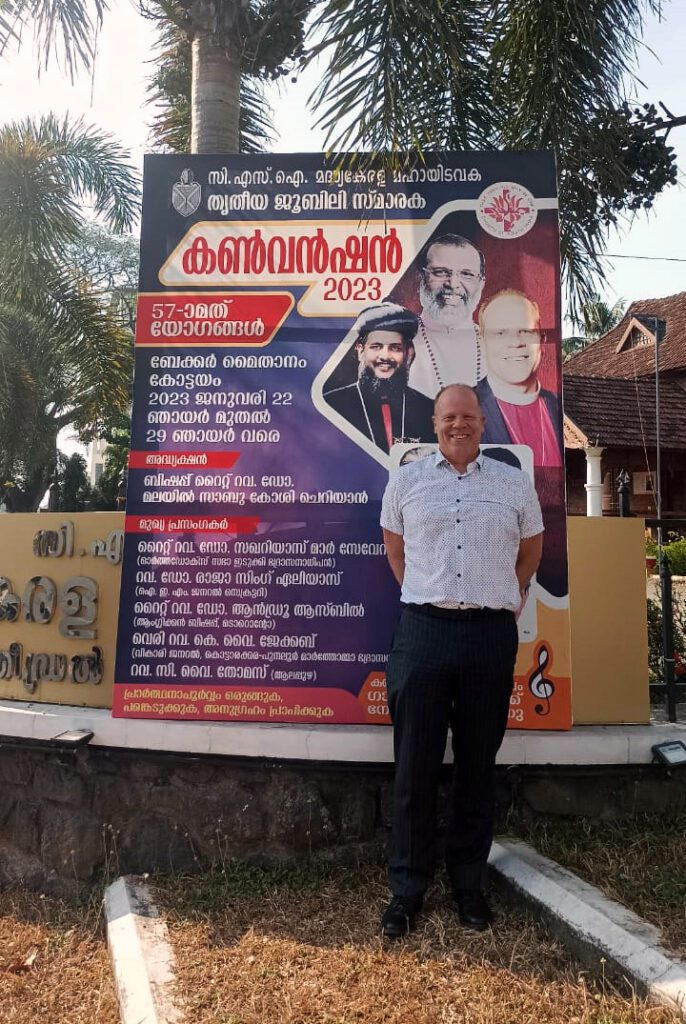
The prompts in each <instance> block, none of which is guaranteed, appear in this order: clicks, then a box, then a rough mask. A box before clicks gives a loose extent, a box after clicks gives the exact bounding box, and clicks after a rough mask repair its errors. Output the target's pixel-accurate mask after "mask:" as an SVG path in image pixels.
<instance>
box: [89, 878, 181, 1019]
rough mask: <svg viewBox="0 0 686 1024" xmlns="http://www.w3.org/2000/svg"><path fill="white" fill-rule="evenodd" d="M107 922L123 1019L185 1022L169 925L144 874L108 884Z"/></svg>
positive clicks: (106, 893)
mask: <svg viewBox="0 0 686 1024" xmlns="http://www.w3.org/2000/svg"><path fill="white" fill-rule="evenodd" d="M105 924H106V928H107V945H108V947H109V950H110V957H111V959H112V972H113V974H114V984H115V989H116V993H117V1001H118V1003H119V1016H120V1018H121V1021H122V1024H183V1021H184V1020H185V1017H184V1014H183V1012H182V1010H181V1008H180V1006H179V1005H178V1003H177V1001H176V999H175V992H174V981H175V958H174V952H173V950H172V947H171V943H170V942H169V935H168V933H167V926H166V924H165V923H164V920H163V918H162V916H161V915H160V912H159V910H158V909H157V907H156V906H155V904H154V902H153V900H152V896H151V894H150V891H149V890H148V888H147V886H146V885H145V883H144V882H143V880H142V879H140V878H135V877H132V876H130V877H124V878H118V879H117V880H116V882H113V883H112V885H110V886H108V888H107V890H106V891H105Z"/></svg>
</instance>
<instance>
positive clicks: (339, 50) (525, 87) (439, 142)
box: [0, 0, 683, 314]
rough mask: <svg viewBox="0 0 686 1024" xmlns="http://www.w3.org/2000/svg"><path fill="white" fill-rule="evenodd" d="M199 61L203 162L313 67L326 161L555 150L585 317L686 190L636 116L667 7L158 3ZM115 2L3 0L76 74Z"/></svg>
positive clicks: (550, 2) (563, 0)
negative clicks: (640, 225) (647, 33)
mask: <svg viewBox="0 0 686 1024" xmlns="http://www.w3.org/2000/svg"><path fill="white" fill-rule="evenodd" d="M150 4H152V8H151V10H152V11H153V12H155V13H156V14H157V15H158V16H161V17H164V18H166V19H168V20H169V21H171V22H172V23H173V24H175V25H176V26H178V28H179V30H180V31H181V32H183V33H185V36H186V37H187V39H188V40H189V41H190V43H191V47H192V60H191V64H192V73H191V96H190V97H188V99H187V100H185V102H187V103H188V104H189V106H190V109H191V122H192V138H191V149H192V151H193V152H200V153H207V152H215V153H222V152H224V153H230V152H236V151H237V150H238V146H239V108H240V85H241V80H242V79H244V78H245V76H246V75H253V76H256V77H257V78H260V77H262V78H269V77H278V76H279V75H282V74H284V73H286V72H287V71H288V69H289V67H290V66H292V63H293V61H297V60H298V59H300V57H301V56H302V54H303V36H304V28H303V25H304V19H305V17H306V15H307V14H308V13H310V12H312V14H313V17H312V19H311V22H310V25H309V40H310V48H309V51H308V53H307V55H306V59H307V60H309V61H312V60H315V59H318V58H323V60H324V65H325V70H324V73H323V76H322V79H321V84H320V87H319V88H318V89H317V90H316V92H315V94H314V96H313V98H312V102H313V106H314V108H315V110H316V113H317V116H318V118H319V123H320V124H321V125H322V126H323V127H324V128H325V129H326V131H327V148H331V149H333V150H345V149H348V150H353V151H363V152H367V153H375V154H383V155H384V156H385V159H386V160H387V161H388V162H390V163H395V164H396V165H397V163H398V162H399V161H400V160H401V159H402V153H403V152H404V151H407V150H410V151H413V152H414V153H415V154H416V155H417V156H418V157H419V159H421V155H422V154H423V153H424V152H426V151H427V150H432V149H435V150H440V149H469V148H474V147H480V148H486V149H490V148H497V149H542V148H545V149H553V150H554V151H555V153H556V156H557V161H558V169H559V179H560V213H561V225H562V242H561V248H562V264H563V270H564V272H565V274H566V278H567V282H568V285H569V291H570V298H571V312H572V314H574V313H577V314H578V311H579V308H580V305H581V304H582V303H583V302H585V301H588V300H589V299H590V298H591V297H592V293H593V291H594V288H595V282H597V281H599V280H600V281H602V280H603V279H604V271H603V266H602V263H601V255H602V252H603V249H604V246H605V243H606V239H607V234H608V231H609V229H610V228H611V227H612V226H614V225H615V224H616V223H617V220H618V218H619V217H620V216H621V214H622V213H624V212H627V211H628V212H635V211H637V210H640V209H643V208H647V207H649V206H650V205H651V204H652V202H653V200H654V198H655V196H656V195H657V194H658V193H659V192H660V191H661V190H662V189H663V188H665V187H666V186H667V185H669V184H673V183H675V182H676V165H675V157H674V152H673V150H672V149H671V148H670V147H669V146H668V145H667V141H666V134H665V133H666V132H668V130H669V128H670V127H671V124H672V123H673V124H677V123H682V122H683V119H681V118H672V119H671V121H670V120H669V119H666V120H665V119H662V118H660V116H659V115H658V112H657V109H656V108H655V107H654V106H653V105H652V104H647V105H645V106H644V107H642V108H636V107H634V108H632V107H631V106H630V105H629V104H628V103H627V97H628V96H630V95H631V91H632V88H633V84H634V80H635V79H634V76H633V69H634V67H635V64H636V55H637V48H638V46H639V45H640V43H639V40H640V36H641V33H642V29H643V24H644V20H645V17H646V16H648V15H654V16H659V15H660V12H661V9H662V0H454V2H452V3H446V2H445V0H404V2H403V3H397V2H395V0H366V2H365V3H360V2H359V0H150ZM103 5H104V0H32V2H31V3H29V0H5V7H3V8H2V11H4V12H5V13H4V14H3V13H2V12H0V50H1V49H2V41H3V37H4V38H5V39H7V38H8V34H9V31H10V29H11V21H12V17H14V18H15V19H16V20H17V22H18V23H20V24H22V25H23V24H24V23H28V22H29V21H32V22H33V23H34V24H35V25H36V27H37V32H38V38H39V44H41V46H42V52H43V53H44V54H47V53H49V52H50V50H51V48H54V46H55V41H54V36H55V34H56V32H58V33H61V34H62V40H63V42H62V45H63V49H64V52H65V56H66V59H67V63H70V64H71V65H74V64H75V63H76V62H77V61H78V60H83V61H84V62H87V61H88V60H89V59H90V57H91V55H92V48H93V47H92V33H91V31H90V30H91V29H92V28H93V26H94V25H96V24H97V22H98V20H99V18H100V17H101V14H102V10H103Z"/></svg>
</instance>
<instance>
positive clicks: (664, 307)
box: [563, 292, 686, 379]
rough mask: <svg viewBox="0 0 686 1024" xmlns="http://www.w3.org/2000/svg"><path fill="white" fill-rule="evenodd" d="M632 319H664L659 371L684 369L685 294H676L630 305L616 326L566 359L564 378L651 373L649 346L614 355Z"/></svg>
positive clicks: (651, 354) (626, 375) (629, 375)
mask: <svg viewBox="0 0 686 1024" xmlns="http://www.w3.org/2000/svg"><path fill="white" fill-rule="evenodd" d="M632 316H636V317H646V316H648V317H650V316H656V317H659V319H661V320H664V321H665V323H666V332H665V337H664V341H662V343H661V344H660V369H661V370H665V371H668V370H686V292H678V293H677V294H676V295H668V296H666V297H665V298H662V299H639V300H638V301H636V302H632V303H631V305H630V306H629V308H628V309H627V311H626V313H625V314H624V316H623V317H622V319H621V321H620V322H619V323H618V324H617V326H616V327H613V328H612V330H611V331H608V332H607V334H603V335H602V337H600V338H598V340H597V341H594V342H591V344H590V345H587V346H586V348H585V349H583V350H582V351H581V352H579V353H578V354H577V355H575V356H572V358H571V359H568V360H567V362H566V363H565V364H564V367H563V369H564V373H565V376H566V375H570V376H574V377H582V376H583V377H621V378H625V379H628V378H633V377H634V376H638V377H643V376H647V375H648V374H652V373H654V372H655V358H654V351H653V346H652V345H648V346H646V347H645V348H631V349H623V350H622V351H621V352H615V349H616V348H617V345H618V344H619V342H620V340H621V337H622V335H623V334H624V332H625V330H626V327H627V325H628V323H629V321H630V320H631V318H632ZM648 326H649V324H648Z"/></svg>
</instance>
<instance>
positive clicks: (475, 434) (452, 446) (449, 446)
mask: <svg viewBox="0 0 686 1024" xmlns="http://www.w3.org/2000/svg"><path fill="white" fill-rule="evenodd" d="M433 421H434V430H435V431H436V437H437V438H438V445H439V448H440V449H441V451H442V453H443V455H445V457H446V459H447V460H448V462H450V463H452V465H454V466H455V465H456V466H459V467H460V468H463V467H464V466H466V465H467V464H468V463H470V462H473V461H474V459H475V458H476V456H477V455H478V454H479V443H480V441H481V437H482V435H483V432H484V426H485V422H484V417H483V413H482V412H481V406H480V405H479V400H478V398H477V397H476V395H475V394H474V391H473V390H472V389H471V388H469V387H467V386H466V385H464V384H456V385H453V386H452V387H449V388H447V389H446V390H445V391H444V392H442V394H441V395H440V396H439V398H438V399H437V401H436V405H435V407H434V417H433Z"/></svg>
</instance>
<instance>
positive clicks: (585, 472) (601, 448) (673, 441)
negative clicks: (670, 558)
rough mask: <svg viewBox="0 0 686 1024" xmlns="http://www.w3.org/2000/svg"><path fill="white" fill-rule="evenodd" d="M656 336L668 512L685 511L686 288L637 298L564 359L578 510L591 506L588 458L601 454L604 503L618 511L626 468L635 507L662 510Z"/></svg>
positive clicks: (649, 512)
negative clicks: (612, 324)
mask: <svg viewBox="0 0 686 1024" xmlns="http://www.w3.org/2000/svg"><path fill="white" fill-rule="evenodd" d="M656 338H657V342H658V356H659V371H660V374H659V376H660V449H661V452H662V459H661V461H662V508H663V515H671V516H684V515H686V292H680V293H679V294H677V295H669V296H667V297H666V298H662V299H641V300H640V301H637V302H632V303H631V305H630V306H629V308H628V309H627V311H626V313H625V315H624V317H623V318H622V320H621V321H620V322H619V323H618V324H617V326H616V327H613V328H612V330H611V331H608V332H607V333H606V334H604V335H602V337H600V338H598V339H597V341H594V342H592V343H591V344H590V345H588V346H586V348H584V349H583V350H582V351H581V352H579V353H577V354H576V355H574V356H572V358H570V359H568V360H567V362H566V363H565V364H564V410H565V449H566V455H567V458H566V462H567V494H568V510H569V512H570V513H572V514H575V513H576V514H581V513H584V512H585V511H586V504H587V497H586V492H587V490H588V488H587V483H588V481H589V480H590V476H589V465H588V463H589V458H596V459H599V460H600V464H601V470H600V476H599V478H600V479H601V480H602V485H603V489H602V506H603V511H605V512H608V513H613V512H615V511H616V509H617V477H618V474H619V473H620V472H621V471H622V470H625V471H626V472H628V473H629V475H630V480H631V504H632V510H633V511H634V512H635V513H637V514H639V515H646V516H654V515H655V513H656V507H655V497H654V491H655V453H656V437H657V432H656V415H655V410H656V401H655V398H656V392H655V341H656ZM597 469H598V467H597V466H596V471H597Z"/></svg>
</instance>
